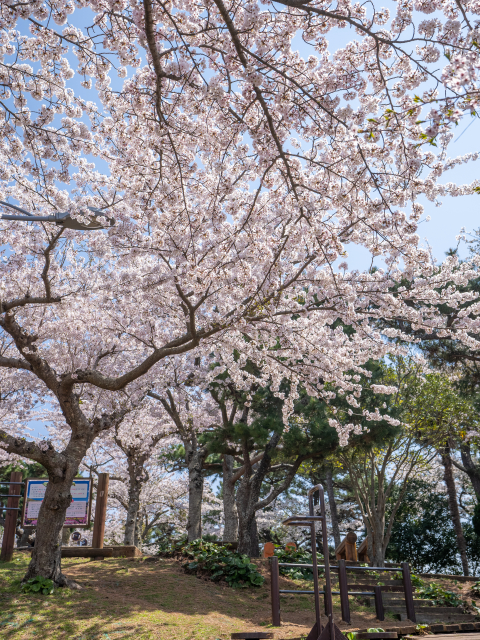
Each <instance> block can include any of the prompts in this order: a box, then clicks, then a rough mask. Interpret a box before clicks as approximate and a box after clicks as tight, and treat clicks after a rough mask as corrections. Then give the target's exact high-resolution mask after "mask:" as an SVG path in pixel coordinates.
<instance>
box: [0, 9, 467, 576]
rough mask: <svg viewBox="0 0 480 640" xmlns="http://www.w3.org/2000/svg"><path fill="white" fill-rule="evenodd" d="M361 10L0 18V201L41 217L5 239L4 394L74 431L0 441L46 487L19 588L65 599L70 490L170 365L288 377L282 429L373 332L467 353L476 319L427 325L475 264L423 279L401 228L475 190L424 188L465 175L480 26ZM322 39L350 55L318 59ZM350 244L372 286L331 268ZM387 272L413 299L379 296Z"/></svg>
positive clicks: (429, 267) (418, 254) (410, 12)
mask: <svg viewBox="0 0 480 640" xmlns="http://www.w3.org/2000/svg"><path fill="white" fill-rule="evenodd" d="M370 6H371V8H370V9H368V8H366V7H358V6H357V5H355V6H353V5H350V4H349V3H346V4H345V3H342V4H341V5H338V6H337V5H336V4H335V3H333V4H332V5H330V4H329V5H326V4H325V3H323V2H304V3H303V2H299V1H296V0H285V1H282V2H277V3H274V4H271V3H266V4H262V5H260V4H257V3H255V2H248V3H242V4H235V3H224V2H223V0H214V1H213V2H211V1H210V0H205V1H204V2H196V3H195V2H193V1H187V0H176V1H175V2H171V3H167V4H163V3H159V2H156V1H152V0H144V1H143V3H140V4H137V3H134V2H131V1H130V0H122V2H120V3H117V4H116V5H115V6H114V7H113V6H112V5H111V4H110V3H108V2H103V1H102V0H79V1H78V2H77V3H76V5H75V6H74V5H73V3H71V2H70V1H68V0H59V1H58V2H55V3H51V4H50V3H48V2H44V3H42V2H40V1H39V2H33V3H29V4H25V3H8V2H3V3H1V4H0V28H1V30H2V35H1V40H0V55H2V57H3V62H2V67H1V69H0V75H1V78H0V133H1V135H2V146H1V148H0V166H1V167H2V168H1V170H0V180H1V183H0V197H1V199H2V201H3V202H5V201H7V200H8V199H12V200H13V201H15V202H16V203H18V204H19V205H20V207H21V208H23V209H25V211H27V212H28V213H29V214H32V213H33V214H34V216H31V215H30V216H29V215H27V214H25V215H26V218H27V220H28V221H24V222H18V221H17V222H13V221H11V222H5V223H4V224H3V225H2V227H1V228H0V246H1V247H2V249H1V251H2V258H3V262H2V264H1V265H0V270H1V276H2V278H1V281H0V282H1V284H0V287H1V288H0V300H1V308H0V312H1V313H0V330H1V332H2V334H1V340H2V351H1V355H0V365H1V367H2V371H3V372H4V374H3V376H2V385H3V386H4V387H5V389H6V393H8V394H15V393H19V392H20V390H23V389H27V394H32V397H34V398H35V401H43V402H48V403H51V404H52V405H54V406H56V407H58V409H59V410H60V411H61V413H62V416H63V419H64V422H65V424H66V425H67V427H68V430H69V440H68V443H67V445H66V447H65V448H64V449H62V450H59V449H57V448H56V447H55V445H54V444H53V443H52V442H45V443H43V444H41V443H40V444H38V443H36V442H35V441H34V440H32V439H31V440H27V439H22V437H19V436H22V434H19V433H18V431H17V426H16V425H15V424H13V422H11V423H10V424H9V425H8V426H6V427H5V428H4V429H2V430H0V437H1V439H2V443H3V444H2V447H3V448H4V450H5V451H7V452H8V453H14V454H17V455H21V456H24V457H26V458H29V459H31V460H36V461H38V462H40V463H41V464H43V465H44V466H45V468H46V469H47V471H48V474H49V480H50V482H49V484H48V487H47V493H46V498H45V501H44V503H43V505H42V509H41V512H40V518H39V526H38V529H37V539H36V545H35V550H34V553H33V557H32V562H31V564H30V567H29V570H28V573H27V577H32V576H35V575H42V576H45V577H49V578H53V579H54V580H55V582H56V583H57V584H65V583H66V579H65V578H64V577H63V576H62V574H61V570H60V551H59V547H58V544H57V542H58V536H59V532H60V530H61V527H62V524H63V519H64V514H65V510H66V508H67V506H68V504H69V502H70V486H71V480H72V478H73V477H74V476H75V474H76V473H77V470H78V467H79V465H80V463H81V460H82V459H83V457H84V456H85V453H86V451H87V450H88V448H89V447H90V446H91V444H92V443H93V442H94V441H95V439H96V438H97V437H99V436H100V435H101V434H102V433H104V432H105V431H107V430H110V429H112V428H114V426H115V425H116V424H118V423H119V422H120V421H121V420H122V419H123V418H124V416H125V413H126V412H127V411H129V410H130V409H131V406H136V405H137V404H138V403H140V402H141V401H142V399H143V397H144V393H145V391H146V389H148V388H149V384H150V383H149V382H148V380H147V378H149V376H151V380H158V379H159V378H161V377H162V375H165V376H167V377H168V374H167V373H162V369H163V363H164V362H165V361H168V359H171V358H173V357H176V356H179V355H181V354H186V353H189V352H192V353H193V352H195V353H197V352H198V353H199V355H201V354H212V357H214V358H217V359H220V356H221V355H222V354H223V357H224V358H225V360H228V358H231V360H229V361H228V362H227V363H226V365H225V366H226V367H227V368H228V372H229V375H230V376H231V377H232V379H233V380H234V382H235V384H237V385H238V386H239V387H242V385H246V388H248V385H249V384H250V382H251V381H249V380H248V379H247V380H246V379H245V374H244V370H243V368H244V364H245V362H246V361H247V359H248V360H249V361H251V362H254V363H257V364H258V365H259V368H260V370H261V371H262V376H263V377H264V381H267V380H268V382H269V384H270V385H271V388H272V390H273V392H274V393H280V391H279V389H280V384H281V382H282V380H284V379H285V377H287V378H288V379H289V381H290V388H291V393H290V395H289V396H288V397H286V398H285V399H284V400H285V401H284V403H283V406H284V416H285V419H287V417H288V415H289V413H290V412H291V410H292V407H293V403H294V401H295V397H296V394H297V386H298V382H299V381H300V380H302V381H303V383H304V384H305V387H306V389H307V391H308V393H309V394H311V395H312V396H318V397H323V398H324V399H325V400H328V399H329V398H330V397H331V394H332V393H335V392H334V391H326V389H325V384H327V383H328V384H329V385H331V386H332V387H333V388H338V389H340V390H341V391H342V392H344V393H345V394H346V396H347V398H350V399H351V401H352V403H353V404H354V403H355V402H357V401H356V397H357V396H358V395H359V394H361V385H360V384H359V383H358V381H357V380H356V379H355V375H356V374H355V372H356V371H360V372H361V370H362V366H363V364H364V363H366V362H367V361H368V360H369V359H370V358H380V357H382V356H383V355H384V354H385V353H386V352H387V350H389V349H394V348H395V347H393V346H391V345H388V344H387V343H386V341H385V340H384V334H387V335H388V336H389V337H399V336H401V335H402V332H401V329H396V328H391V329H388V330H386V331H385V332H384V334H382V333H381V331H380V330H379V329H378V328H376V327H375V325H373V324H371V323H370V322H369V321H370V320H372V319H378V318H383V319H387V320H389V319H391V320H392V321H393V320H394V319H395V320H397V319H400V320H401V319H406V320H408V322H410V323H412V324H413V325H415V326H416V327H419V328H425V330H428V331H429V332H430V333H432V332H437V333H438V334H441V335H445V334H446V335H454V336H455V339H456V340H458V341H459V342H462V343H464V344H465V345H466V346H467V347H476V346H477V342H476V340H475V339H474V338H472V337H471V335H472V334H473V332H472V333H469V331H470V330H472V329H473V328H474V327H476V324H477V322H478V321H477V319H476V317H477V315H476V306H475V305H473V306H471V307H470V312H471V313H470V315H469V316H468V317H464V316H461V315H460V314H459V316H458V317H456V318H455V320H454V321H453V322H452V323H450V324H448V325H447V323H446V321H445V319H444V318H442V316H441V315H440V314H439V313H437V312H436V310H435V306H434V305H436V304H440V303H441V302H443V301H444V300H445V297H448V299H452V300H453V301H454V303H455V304H462V302H464V301H465V300H466V299H467V298H469V296H470V298H469V299H471V300H473V299H474V298H475V296H473V297H472V294H470V293H468V292H464V293H460V292H458V291H457V290H456V287H457V286H461V285H465V284H466V282H467V281H468V280H469V279H470V278H471V277H472V276H473V273H474V270H473V268H472V266H471V265H470V264H467V263H466V264H462V265H458V264H457V262H456V260H455V258H453V257H451V258H449V259H448V260H447V261H446V262H445V264H444V265H442V266H441V267H440V268H438V269H437V268H435V266H434V265H433V264H432V263H431V259H430V256H429V253H428V251H427V250H425V249H424V248H422V247H421V246H420V245H419V240H418V235H417V233H416V231H417V226H418V221H419V220H420V219H421V216H422V206H421V205H420V204H419V203H418V198H419V197H421V196H426V197H427V198H429V199H430V200H435V199H438V198H440V197H441V196H442V195H445V194H452V195H461V194H463V193H472V192H474V191H475V190H476V189H477V183H476V182H475V183H474V184H472V185H466V186H458V185H453V184H446V185H442V184H441V183H440V178H441V176H442V175H443V173H444V172H445V171H447V170H449V169H451V168H452V167H454V166H456V165H457V164H459V163H462V162H465V161H467V160H470V159H473V158H476V155H475V154H471V155H470V156H468V157H463V158H457V159H455V158H454V159H449V158H448V157H447V155H446V152H447V145H448V142H449V140H450V139H451V136H452V133H451V128H452V126H453V124H454V123H455V122H457V121H458V119H459V118H460V117H461V115H462V113H463V112H467V113H469V112H471V111H474V110H475V109H476V105H477V100H478V91H477V75H476V74H477V61H478V54H477V48H478V45H477V36H476V26H475V15H476V12H477V11H478V7H477V5H476V3H474V2H461V1H460V0H459V2H457V4H456V5H451V4H448V5H447V4H445V3H444V2H440V1H437V2H435V1H433V0H431V1H429V2H423V1H420V0H419V2H417V3H416V4H415V10H414V9H413V7H412V6H411V5H410V4H408V3H405V2H399V3H398V5H397V11H396V13H395V15H393V16H392V18H390V17H389V15H388V11H387V10H378V9H377V7H376V6H375V3H372V4H371V5H370ZM436 10H438V11H439V15H440V16H441V17H435V19H429V20H425V19H424V17H423V14H429V13H432V12H433V11H436ZM73 13H74V17H69V16H71V15H72V14H73ZM92 14H93V16H92ZM50 15H51V16H52V18H53V22H52V20H50V19H49V17H50ZM92 18H93V20H92ZM89 21H91V24H90V23H89ZM73 22H74V23H75V24H73ZM337 26H344V27H349V28H351V30H352V37H353V40H352V42H351V43H350V44H348V45H346V46H345V47H343V48H341V49H338V50H337V51H330V50H329V46H328V42H327V40H326V38H325V35H326V34H327V33H328V32H329V31H331V30H332V29H333V28H335V27H337ZM297 33H298V34H300V35H301V37H302V38H303V40H304V42H305V43H306V44H305V46H306V47H310V50H311V52H312V55H310V56H308V58H307V59H304V58H303V57H302V56H301V55H300V54H299V53H298V52H297V51H295V49H294V47H293V46H292V40H293V38H294V36H295V35H296V34H297ZM414 46H416V47H417V48H416V49H415V52H413V47H414ZM443 52H444V53H445V54H446V56H447V57H446V58H445V60H446V61H447V62H446V63H445V65H444V66H443V67H442V66H441V65H440V64H439V63H438V60H440V57H439V56H440V54H441V53H443ZM75 56H76V58H77V60H78V67H77V68H76V69H72V68H71V66H70V63H71V61H72V59H73V57H75ZM437 68H438V71H437V70H436V69H437ZM79 81H80V82H79ZM92 81H94V83H95V84H94V86H92ZM80 83H81V84H82V86H81V88H80ZM433 144H436V145H437V146H436V147H435V146H433ZM88 206H91V207H95V208H97V209H100V210H101V211H103V212H104V213H105V216H107V215H108V216H110V215H113V217H114V218H115V221H116V224H115V226H114V227H111V228H109V229H108V231H107V230H106V231H97V232H94V231H91V232H89V233H90V235H88V234H82V233H80V232H78V231H75V229H72V228H71V227H72V224H70V223H69V224H70V227H69V226H68V225H67V224H63V223H62V222H61V221H62V220H64V222H65V219H64V218H62V216H61V215H60V214H62V212H65V211H68V212H69V220H70V221H72V220H73V221H75V220H77V221H78V220H79V221H86V220H88V215H89V213H88V209H87V207H88ZM38 214H40V215H38ZM35 215H36V216H37V217H35ZM55 215H56V216H57V218H56V220H57V222H58V224H56V222H53V221H51V218H50V219H45V217H46V218H48V216H55ZM40 216H44V217H43V219H42V217H40ZM103 222H104V223H105V225H106V226H107V225H108V221H107V219H106V217H105V219H104V220H103ZM73 226H75V225H74V224H73ZM348 243H350V244H356V245H360V246H363V247H365V248H367V249H368V250H369V251H370V252H371V254H372V256H381V258H382V259H383V264H384V268H382V269H379V270H377V271H375V272H372V271H369V272H365V273H358V272H356V271H349V270H348V265H347V264H346V263H342V264H340V265H338V261H339V260H340V259H342V257H343V256H344V255H345V253H346V244H348ZM403 276H404V277H405V278H406V279H407V280H408V281H409V282H411V283H412V284H411V286H409V287H408V289H403V288H402V287H400V288H396V289H395V288H394V284H395V283H396V282H399V281H401V279H402V277H403ZM447 284H448V287H447V286H446V285H447ZM345 325H347V326H350V327H352V331H351V332H346V331H344V330H343V326H345ZM407 338H408V337H407ZM235 353H237V354H238V358H236V359H235V358H234V355H233V354H235ZM225 354H227V355H225ZM352 372H354V373H352ZM25 380H27V382H25ZM167 382H168V384H169V383H170V381H167ZM22 393H23V391H22ZM379 415H380V414H379ZM10 425H11V426H10Z"/></svg>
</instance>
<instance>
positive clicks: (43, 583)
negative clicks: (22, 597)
mask: <svg viewBox="0 0 480 640" xmlns="http://www.w3.org/2000/svg"><path fill="white" fill-rule="evenodd" d="M20 589H21V591H23V593H41V594H43V595H44V596H49V595H51V594H52V593H53V592H54V591H55V584H54V582H53V580H50V578H43V577H42V576H35V578H30V580H27V581H26V582H24V583H22V585H21V586H20Z"/></svg>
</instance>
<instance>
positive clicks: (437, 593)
mask: <svg viewBox="0 0 480 640" xmlns="http://www.w3.org/2000/svg"><path fill="white" fill-rule="evenodd" d="M415 595H417V596H420V597H421V598H425V599H427V600H432V602H433V604H434V605H435V606H436V607H461V606H462V605H464V604H465V602H464V601H463V600H462V599H461V598H459V597H458V595H457V594H456V593H454V592H453V591H448V590H447V589H444V588H443V587H441V586H440V585H439V584H437V583H436V582H431V583H430V584H427V585H425V586H423V587H421V588H420V589H417V590H416V592H415Z"/></svg>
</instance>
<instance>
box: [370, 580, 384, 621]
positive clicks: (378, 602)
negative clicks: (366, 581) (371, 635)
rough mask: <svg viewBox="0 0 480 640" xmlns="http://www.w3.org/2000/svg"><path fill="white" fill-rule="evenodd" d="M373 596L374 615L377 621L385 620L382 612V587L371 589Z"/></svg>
mask: <svg viewBox="0 0 480 640" xmlns="http://www.w3.org/2000/svg"><path fill="white" fill-rule="evenodd" d="M373 593H374V594H375V614H376V616H377V620H385V612H384V610H383V600H382V587H373Z"/></svg>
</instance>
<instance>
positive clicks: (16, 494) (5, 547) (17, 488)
mask: <svg viewBox="0 0 480 640" xmlns="http://www.w3.org/2000/svg"><path fill="white" fill-rule="evenodd" d="M10 482H22V474H21V472H20V471H12V473H11V475H10ZM4 486H5V485H4ZM21 489H22V487H21V485H19V484H10V485H9V487H8V499H7V507H8V510H7V512H6V516H5V526H4V528H3V542H2V553H1V554H0V560H3V562H11V560H12V558H13V547H14V544H15V530H16V528H17V517H18V511H17V510H15V507H18V503H19V500H20V495H21Z"/></svg>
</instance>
